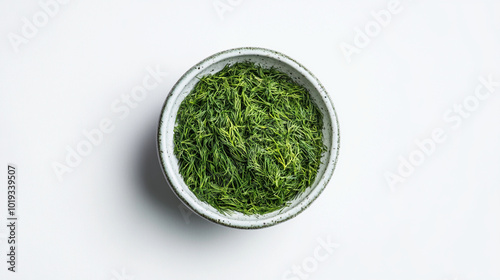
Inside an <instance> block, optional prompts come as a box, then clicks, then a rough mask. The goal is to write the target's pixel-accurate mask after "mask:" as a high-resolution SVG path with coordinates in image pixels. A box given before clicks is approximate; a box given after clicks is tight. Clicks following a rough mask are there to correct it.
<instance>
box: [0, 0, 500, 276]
mask: <svg viewBox="0 0 500 280" xmlns="http://www.w3.org/2000/svg"><path fill="white" fill-rule="evenodd" d="M221 1H223V3H226V1H225V0H221ZM68 2H69V3H67V4H65V5H61V6H60V10H59V11H58V12H57V13H56V14H55V16H54V17H53V18H50V19H49V20H48V23H47V24H46V25H45V26H43V27H41V28H39V30H38V32H37V33H36V34H35V35H34V36H33V37H32V38H29V39H28V42H27V43H26V44H23V45H21V46H20V47H19V52H17V53H16V52H14V49H13V47H12V45H11V43H10V42H9V34H10V33H16V34H20V33H21V29H22V27H23V24H24V23H23V18H24V17H27V18H29V19H31V18H32V17H33V15H34V14H36V13H38V12H39V11H42V10H41V8H40V6H39V5H38V2H37V1H22V3H19V1H5V0H4V1H1V2H0V112H1V116H2V117H1V118H0V135H1V137H0V165H2V167H1V168H0V170H3V171H1V172H2V173H1V174H0V178H3V179H1V180H0V213H1V215H0V221H1V224H0V225H1V226H0V238H3V239H2V241H1V243H0V244H1V245H0V253H1V256H0V260H2V259H4V256H5V249H6V243H5V237H6V227H5V225H4V224H5V223H6V222H5V218H6V216H7V214H6V210H4V209H6V179H5V177H6V174H5V172H6V171H5V169H6V167H5V166H6V164H7V163H15V164H17V166H18V169H19V177H20V178H19V182H18V183H19V188H20V190H19V192H20V193H19V198H18V199H19V219H20V220H19V223H20V224H19V232H18V241H19V250H18V257H19V259H18V272H17V273H16V274H13V273H10V272H8V271H7V264H6V263H5V262H4V261H2V262H1V263H2V264H0V279H53V280H57V279H103V280H104V279H106V280H109V279H117V280H120V279H136V280H146V279H283V277H286V278H288V279H300V277H299V276H293V274H292V272H290V273H288V274H285V273H287V271H289V270H291V269H292V267H293V266H294V265H299V266H301V267H302V265H303V264H304V265H305V266H306V269H307V270H308V271H310V272H307V275H302V277H303V278H305V276H308V279H343V280H344V279H345V280H348V279H353V280H366V279H368V280H371V279H377V280H378V279H384V280H392V279H394V280H396V279H397V280H400V279H405V280H411V279H415V280H417V279H418V280H422V279H429V280H444V279H458V280H473V279H481V280H489V279H500V266H499V263H500V203H499V202H500V190H499V188H498V187H499V183H500V172H498V170H499V169H500V146H499V144H498V143H500V126H498V120H499V117H500V110H499V109H498V108H499V106H500V87H497V90H496V92H495V93H494V94H492V95H491V96H490V97H489V98H488V99H487V100H485V101H481V102H480V103H479V105H478V108H477V110H475V111H474V112H473V113H471V115H470V117H468V118H467V119H465V120H464V121H463V122H462V123H461V124H460V125H457V127H456V128H454V127H453V124H454V123H453V122H450V121H445V119H443V114H445V113H446V112H447V111H448V110H449V109H453V105H454V104H458V103H462V102H463V101H464V99H465V98H466V97H467V96H468V95H471V94H473V93H474V90H475V88H476V86H477V85H478V84H479V82H478V78H479V77H480V76H488V75H489V74H493V75H494V77H496V78H495V79H496V80H497V81H499V80H500V52H499V50H500V2H498V1H494V0H490V1H485V0H483V1H472V0H471V1H465V0H464V1H453V2H450V1H430V0H428V1H409V0H408V1H401V4H400V5H401V6H402V7H403V9H402V11H400V12H398V13H397V14H393V15H392V16H391V22H390V23H389V24H387V26H386V27H384V28H383V29H382V30H381V32H380V34H378V35H377V36H374V37H373V38H371V41H370V42H369V43H368V44H367V46H366V47H364V48H362V49H361V50H360V53H357V54H354V55H353V56H352V57H351V58H352V61H351V63H348V62H347V60H346V57H344V55H343V53H342V51H341V50H340V47H339V46H340V45H341V43H342V42H345V43H349V44H353V38H354V35H355V28H357V27H359V28H364V27H365V25H366V24H367V23H369V22H370V20H372V15H371V14H370V13H371V12H372V11H379V10H381V9H387V5H388V1H378V0H377V1H241V2H238V1H231V3H233V4H234V5H235V7H234V8H232V10H231V11H228V12H226V13H224V14H223V16H224V17H223V18H222V19H221V18H220V17H219V16H218V14H217V11H216V10H215V8H214V6H213V1H212V0H208V1H123V0H122V1H117V0H114V1H113V0H109V1H104V2H103V1H76V0H74V1H68ZM240 46H258V47H265V48H270V49H274V50H277V51H280V52H283V53H285V54H287V55H289V56H291V57H292V58H294V59H296V60H297V61H298V62H300V63H301V64H303V65H304V66H305V67H307V68H308V69H309V70H311V71H312V72H313V73H314V74H315V75H316V76H317V77H318V79H319V80H320V81H321V82H322V83H323V85H324V86H325V87H326V89H327V91H328V92H329V93H330V95H331V97H332V100H333V102H334V105H335V108H336V110H337V113H338V116H339V120H340V132H341V149H340V158H339V163H338V165H337V168H336V170H335V173H334V175H333V178H332V180H331V182H330V184H329V186H327V188H326V190H325V191H324V192H323V194H322V195H321V196H320V197H319V198H318V199H317V200H316V201H315V203H314V204H313V205H312V206H311V207H310V208H309V209H307V210H306V211H305V212H304V213H302V214H301V215H299V216H298V217H296V218H294V219H292V220H290V221H287V222H285V223H283V224H280V225H277V226H275V227H271V228H268V229H263V230H255V231H243V230H236V229H230V228H226V227H222V226H218V225H215V224H212V223H210V222H207V221H204V220H202V219H200V218H198V217H195V216H194V215H189V212H185V211H186V210H185V209H183V211H180V210H179V208H178V205H179V203H180V202H179V201H178V200H177V199H176V198H175V197H174V196H173V194H172V192H171V191H170V190H169V189H167V188H166V184H165V181H164V179H163V177H162V176H163V175H162V174H161V171H160V168H159V164H158V161H157V157H156V151H155V149H156V148H155V129H156V124H157V119H158V117H159V113H160V108H161V106H162V104H163V101H164V99H165V97H166V95H167V93H168V91H169V90H170V88H171V87H172V86H173V84H174V83H175V81H176V80H177V79H178V78H179V77H180V76H181V75H182V74H183V73H184V72H185V71H186V70H187V69H189V67H191V66H192V65H194V64H195V63H197V62H199V61H200V60H202V59H203V58H205V57H207V56H208V55H211V54H213V53H216V52H218V51H221V50H225V49H229V48H233V47H240ZM157 65H158V66H159V67H160V68H161V69H162V71H165V72H168V77H166V78H161V77H160V80H162V82H161V83H160V84H159V85H157V86H156V87H155V88H154V89H152V90H151V91H150V92H149V93H148V95H147V97H146V98H145V99H144V100H143V101H141V102H139V103H138V104H136V105H137V106H136V108H133V109H131V110H130V112H129V114H128V115H126V116H125V113H124V112H123V111H121V112H120V111H118V110H117V109H116V108H115V109H114V110H112V109H111V108H110V106H111V105H112V104H115V106H120V108H122V109H123V107H121V106H124V103H121V102H120V101H119V100H120V98H121V97H120V96H121V95H122V94H129V93H130V92H131V90H132V89H133V88H134V87H135V86H138V85H141V83H142V80H143V78H144V77H146V76H147V75H148V70H147V67H151V68H155V67H157ZM115 100H118V101H116V102H118V103H115ZM105 118H109V120H110V121H111V122H112V125H113V126H114V130H113V131H112V132H111V133H108V134H105V135H104V138H103V140H102V142H101V143H100V144H99V145H97V146H96V147H94V148H93V150H92V151H91V153H90V154H89V155H88V156H86V157H85V158H84V159H83V160H82V162H81V163H80V164H79V165H78V166H76V167H75V168H74V170H73V172H71V173H66V174H64V175H63V177H62V182H61V181H59V180H58V178H57V176H56V174H55V173H54V171H53V167H52V165H53V163H54V162H59V163H64V162H65V157H66V154H67V151H66V147H67V146H69V147H71V148H73V149H74V148H75V147H76V146H77V145H78V144H79V143H81V142H82V140H84V139H85V137H84V135H83V134H82V131H83V130H91V129H95V128H97V127H98V126H99V123H100V122H101V120H103V119H105ZM436 128H442V129H443V131H444V132H445V135H446V140H445V141H444V142H443V143H439V144H438V145H437V147H436V150H435V152H434V153H432V154H431V155H430V156H428V157H426V158H425V162H424V163H423V164H422V165H420V166H418V167H417V168H416V169H415V171H414V172H413V174H412V175H411V176H409V177H408V178H406V180H405V182H404V183H401V184H398V185H397V186H396V187H395V191H391V188H389V186H388V184H387V183H386V180H385V178H384V174H385V173H386V172H396V171H397V168H398V164H399V159H398V157H399V156H400V155H401V156H403V157H406V158H407V157H408V155H409V154H410V153H412V152H413V151H415V150H416V147H417V146H416V145H415V143H414V141H415V140H416V139H423V138H428V137H430V136H431V133H432V131H433V130H434V129H436ZM186 213H187V214H186ZM186 217H187V219H185V218H186ZM186 221H188V222H189V223H186ZM328 236H330V238H331V240H333V242H335V243H338V244H339V245H340V246H339V247H338V248H335V249H334V250H333V249H331V250H330V252H331V253H329V254H327V255H325V254H326V253H328V252H329V251H326V250H325V249H322V247H321V244H322V242H323V243H324V241H318V239H321V240H327V239H328V238H327V237H328ZM321 249H322V251H319V250H321ZM315 252H316V254H315ZM319 252H321V254H323V255H321V260H322V261H317V260H315V256H316V259H318V257H319V256H320V255H318V254H319ZM325 256H326V257H325ZM314 264H317V265H316V266H314ZM301 269H302V268H301ZM293 277H295V278H293Z"/></svg>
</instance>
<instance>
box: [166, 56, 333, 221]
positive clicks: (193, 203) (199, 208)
mask: <svg viewBox="0 0 500 280" xmlns="http://www.w3.org/2000/svg"><path fill="white" fill-rule="evenodd" d="M244 55H259V56H264V57H267V58H270V59H274V60H277V61H280V62H282V63H285V64H287V65H288V66H290V67H292V68H293V69H295V70H296V71H297V72H299V73H300V74H302V75H304V77H305V78H306V79H307V80H309V81H310V82H311V84H312V85H313V87H315V88H316V90H317V91H318V92H319V93H320V95H321V96H324V98H323V100H324V102H325V105H326V107H327V112H324V113H328V115H329V117H330V119H331V128H332V132H333V134H332V147H331V148H330V154H329V157H328V162H327V163H326V164H327V166H326V169H325V171H324V173H323V174H322V177H321V178H320V180H319V181H318V184H317V185H316V186H314V188H313V189H312V190H311V192H310V193H309V194H308V195H307V196H306V197H304V198H303V199H302V201H301V202H300V203H298V204H297V205H295V206H294V207H292V208H290V209H288V211H286V212H284V213H279V214H278V215H276V216H273V217H268V218H266V219H261V220H235V219H231V218H230V217H229V216H224V215H223V214H221V213H217V214H214V213H213V212H210V211H208V210H206V209H205V208H204V207H203V205H201V204H200V203H199V202H201V201H200V200H199V199H198V198H196V200H193V199H190V197H189V196H187V195H186V194H185V193H184V191H183V189H182V187H181V186H178V185H177V184H176V183H175V180H173V179H172V178H170V176H171V174H170V173H169V170H170V169H168V168H166V166H167V163H166V160H165V159H164V157H165V155H164V153H167V151H163V149H162V147H163V146H162V142H163V141H164V139H163V137H162V133H161V130H162V127H163V120H164V118H165V116H166V115H168V114H166V109H167V108H168V105H170V104H171V103H172V102H175V98H172V97H173V96H174V93H175V92H177V91H180V90H182V88H179V86H180V85H181V84H184V85H185V84H186V83H187V82H189V81H191V80H192V77H191V76H193V74H194V76H196V73H197V72H201V71H202V70H203V69H204V68H205V67H208V66H211V65H212V64H215V63H218V62H220V61H222V60H225V59H229V58H232V57H237V56H244ZM167 118H168V116H167ZM156 136H157V141H156V144H157V145H156V146H157V155H158V159H159V162H160V166H161V169H162V172H163V174H164V176H165V179H166V180H167V183H168V185H170V188H171V189H172V191H173V192H174V194H175V195H176V196H177V197H178V198H179V199H180V200H181V201H182V203H183V204H184V205H185V206H186V207H188V208H189V209H191V210H192V211H193V212H194V213H196V214H197V215H199V216H200V217H203V218H205V219H207V220H209V221H211V222H214V223H217V224H220V225H224V226H228V227H232V228H239V229H258V228H264V227H269V226H273V225H276V224H279V223H282V222H284V221H287V220H289V219H291V218H293V217H295V216H297V215H298V214H300V213H302V212H303V211H304V210H305V209H306V208H308V207H309V206H310V205H311V204H312V202H314V200H316V198H317V197H318V196H319V195H320V194H321V193H322V192H323V190H324V189H325V188H326V186H327V185H328V182H329V181H330V179H331V178H332V176H333V173H334V170H335V167H336V165H337V161H338V156H339V149H340V130H339V121H338V117H337V113H336V110H335V107H334V105H333V102H332V100H331V97H330V95H329V94H328V93H327V91H326V90H325V88H324V87H323V85H322V84H321V83H320V81H319V80H318V78H316V76H314V75H313V74H312V73H311V72H310V71H309V70H308V69H307V68H305V67H304V66H303V65H302V64H300V63H298V62H297V61H295V60H294V59H292V58H290V57H289V56H287V55H285V54H283V53H280V52H277V51H274V50H270V49H266V48H261V47H240V48H233V49H228V50H224V51H221V52H218V53H215V54H213V55H211V56H209V57H207V58H205V59H203V60H202V61H200V62H198V63H197V64H195V65H194V66H192V67H191V68H190V69H189V70H187V71H186V72H185V73H184V74H183V75H182V76H181V77H180V78H179V80H177V82H176V83H175V84H174V86H173V87H172V89H171V90H170V92H169V93H168V95H167V97H166V99H165V102H164V103H163V106H162V109H161V113H160V118H159V120H158V129H157V135H156ZM334 138H336V139H334ZM335 144H336V145H335ZM179 176H180V174H179ZM180 177H181V178H182V176H180ZM320 183H321V184H320Z"/></svg>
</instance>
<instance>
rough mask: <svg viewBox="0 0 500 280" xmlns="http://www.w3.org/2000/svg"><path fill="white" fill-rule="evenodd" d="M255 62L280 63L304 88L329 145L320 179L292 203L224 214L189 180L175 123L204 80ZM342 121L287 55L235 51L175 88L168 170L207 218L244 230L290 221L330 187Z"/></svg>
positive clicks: (167, 119)
mask: <svg viewBox="0 0 500 280" xmlns="http://www.w3.org/2000/svg"><path fill="white" fill-rule="evenodd" d="M244 61H250V62H254V63H256V64H258V65H260V66H262V67H265V68H271V67H274V68H276V69H278V70H279V71H281V72H284V73H286V74H288V75H289V76H290V77H291V78H292V79H293V80H295V81H296V82H297V83H299V84H300V85H302V86H304V87H305V88H306V89H307V90H308V91H309V93H310V94H311V99H312V100H313V102H314V103H315V104H316V105H317V106H318V108H319V109H320V110H321V113H322V114H323V143H324V145H325V146H326V147H327V150H326V152H324V153H323V156H322V158H321V165H320V167H319V170H318V173H317V175H316V180H315V181H314V183H313V184H312V185H311V186H310V187H309V188H307V189H306V191H305V192H304V193H302V194H301V195H300V196H298V197H297V198H296V199H294V200H293V201H291V203H290V205H289V206H287V207H285V208H283V209H281V210H277V211H274V212H272V213H268V214H265V215H244V214H242V213H238V212H234V213H230V214H222V213H220V212H218V211H217V210H216V209H215V208H213V207H212V206H210V205H209V204H207V203H205V202H202V201H200V200H199V199H198V198H197V197H196V196H195V195H194V194H193V193H192V192H191V191H190V190H189V187H188V186H187V185H186V184H185V183H184V180H183V178H182V176H181V175H180V173H179V166H178V161H177V158H176V156H175V155H174V154H173V150H174V127H175V125H176V122H175V119H176V116H177V111H178V109H179V106H180V104H181V102H182V100H184V98H185V97H186V96H187V95H188V94H189V93H190V92H191V90H192V89H193V88H194V86H195V85H196V83H197V82H198V80H199V78H200V77H202V76H205V75H208V74H213V73H216V72H218V71H219V70H221V69H222V68H223V67H224V66H225V65H227V64H230V65H231V64H234V63H237V62H244ZM338 138H339V137H338V124H337V118H336V114H335V111H334V108H333V105H332V103H331V101H330V98H329V96H328V94H327V93H326V91H325V90H324V88H323V86H322V85H321V84H320V83H319V81H318V80H317V79H316V78H315V77H314V76H313V75H312V74H311V73H310V72H309V71H308V70H306V69H305V68H304V67H303V66H301V65H300V64H298V63H297V62H295V61H293V60H292V59H290V58H288V57H286V56H284V55H283V54H279V53H276V52H274V51H270V50H265V49H254V48H245V49H233V50H229V51H226V52H222V53H219V54H216V55H214V56H211V57H209V58H207V59H205V60H204V61H202V62H200V63H199V64H197V65H195V66H194V67H193V68H191V69H190V70H189V71H188V72H186V74H184V76H183V77H182V78H181V79H180V80H179V81H178V82H177V84H176V85H175V86H174V87H173V89H172V91H171V92H170V94H169V96H168V97H167V101H166V102H165V105H164V108H163V111H162V115H161V118H160V126H159V133H158V148H159V152H160V160H161V164H162V167H163V170H164V173H165V175H166V177H167V180H168V181H169V183H170V185H171V187H172V189H173V190H174V192H175V193H176V194H177V196H178V197H179V198H180V199H181V200H182V201H183V202H184V203H185V204H186V205H187V206H188V207H190V208H191V209H192V210H194V211H195V212H196V213H197V214H199V215H201V216H202V217H204V218H207V219H209V220H211V221H214V222H216V223H219V224H223V225H227V226H231V227H238V228H259V227H265V226H270V225H273V224H276V223H278V222H281V221H284V220H287V219H290V218H292V217H294V216H295V215H297V214H298V213H300V212H301V211H302V210H304V209H305V208H306V207H307V206H308V205H309V204H310V203H311V202H312V201H313V200H314V199H315V198H316V197H317V196H318V195H319V194H320V193H321V191H322V190H323V189H324V188H325V186H326V184H327V183H328V181H329V179H330V177H331V175H332V173H333V169H334V167H335V163H336V159H337V154H338V144H339V143H338V141H339V139H338Z"/></svg>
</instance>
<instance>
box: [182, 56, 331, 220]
mask: <svg viewBox="0 0 500 280" xmlns="http://www.w3.org/2000/svg"><path fill="white" fill-rule="evenodd" d="M176 123H177V124H176V127H175V129H174V154H175V155H176V157H177V159H178V161H179V170H180V173H181V175H182V177H183V179H184V182H185V183H186V184H187V185H188V186H189V188H190V189H191V191H192V192H193V193H194V194H195V195H196V196H197V197H198V198H199V199H200V200H202V201H204V202H207V203H208V204H210V205H212V206H213V207H214V208H215V209H217V210H218V211H219V212H221V213H225V212H233V211H237V212H241V213H243V214H247V215H252V214H265V213H269V212H273V211H275V210H278V209H281V208H283V207H285V206H286V205H288V203H289V201H291V200H293V199H294V198H296V197H297V196H298V195H300V194H301V193H302V192H303V191H304V190H305V189H306V188H307V187H309V186H310V185H311V184H312V183H313V182H314V179H315V177H316V173H317V170H318V167H319V165H320V159H321V154H322V152H323V151H324V150H325V146H324V145H323V140H322V128H323V123H322V114H321V112H320V110H319V109H318V107H317V106H316V105H315V104H314V103H313V102H312V101H311V99H310V95H309V92H308V91H307V90H306V89H305V88H304V87H302V86H300V85H299V84H297V83H295V82H294V81H293V80H292V79H291V78H290V77H289V76H287V75H286V74H284V73H282V72H280V71H278V70H276V69H274V68H270V69H266V68H263V67H261V66H258V65H256V64H254V63H250V62H241V63H236V64H233V65H231V66H229V65H226V66H225V67H224V68H223V69H222V70H221V71H219V72H217V73H215V74H212V75H206V76H203V77H201V78H200V80H199V81H198V83H197V84H196V85H195V87H194V89H193V90H192V91H191V92H190V93H189V94H188V95H187V96H186V98H185V99H184V100H183V102H182V103H181V105H180V108H179V111H178V114H177V118H176Z"/></svg>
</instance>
